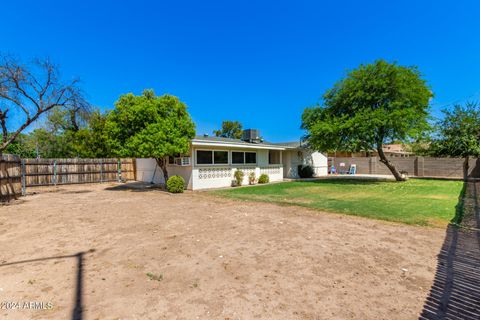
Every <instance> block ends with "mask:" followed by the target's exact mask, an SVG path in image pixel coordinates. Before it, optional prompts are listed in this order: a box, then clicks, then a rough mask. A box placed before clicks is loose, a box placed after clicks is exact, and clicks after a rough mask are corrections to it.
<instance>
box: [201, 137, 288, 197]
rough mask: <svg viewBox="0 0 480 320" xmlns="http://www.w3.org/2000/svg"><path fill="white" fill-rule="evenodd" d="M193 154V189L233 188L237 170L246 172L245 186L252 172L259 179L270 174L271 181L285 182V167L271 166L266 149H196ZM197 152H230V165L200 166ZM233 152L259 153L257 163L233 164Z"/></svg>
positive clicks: (279, 165)
mask: <svg viewBox="0 0 480 320" xmlns="http://www.w3.org/2000/svg"><path fill="white" fill-rule="evenodd" d="M192 150H193V152H192V164H193V168H192V186H193V187H192V189H193V190H199V189H210V188H223V187H230V186H232V181H233V180H234V173H235V171H236V170H242V171H243V172H244V178H243V184H244V185H246V184H248V176H249V174H250V173H251V172H254V173H255V176H256V177H257V179H258V177H259V176H260V175H261V174H263V173H265V174H268V176H269V178H270V181H271V182H274V181H282V180H283V166H282V165H281V164H275V165H270V164H269V163H268V150H266V149H245V148H237V147H234V148H228V147H203V146H202V147H194V148H193V149H192ZM196 150H227V151H229V163H230V164H228V165H227V164H222V165H198V164H196V160H195V154H196V153H195V151H196ZM232 151H248V152H256V153H257V163H256V164H252V165H248V164H242V165H234V164H231V152H232Z"/></svg>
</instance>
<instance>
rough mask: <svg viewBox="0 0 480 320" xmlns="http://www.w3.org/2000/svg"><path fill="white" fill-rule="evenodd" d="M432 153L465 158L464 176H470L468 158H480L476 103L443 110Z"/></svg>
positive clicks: (479, 122)
mask: <svg viewBox="0 0 480 320" xmlns="http://www.w3.org/2000/svg"><path fill="white" fill-rule="evenodd" d="M436 128H437V130H436V135H435V136H434V138H433V140H432V142H431V145H430V153H432V155H434V156H448V157H462V158H465V163H464V170H465V171H464V175H465V177H467V174H468V158H469V157H478V156H480V108H479V107H478V105H477V104H476V103H471V102H469V103H467V104H466V105H465V106H461V105H455V106H454V107H453V109H451V110H448V109H446V110H443V118H442V119H441V120H439V121H438V123H437V126H436Z"/></svg>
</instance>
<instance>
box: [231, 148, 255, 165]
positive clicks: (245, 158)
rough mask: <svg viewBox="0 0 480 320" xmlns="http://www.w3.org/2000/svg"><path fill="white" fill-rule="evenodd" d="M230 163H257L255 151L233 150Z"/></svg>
mask: <svg viewBox="0 0 480 320" xmlns="http://www.w3.org/2000/svg"><path fill="white" fill-rule="evenodd" d="M232 163H233V164H255V163H257V153H256V152H238V151H233V152H232Z"/></svg>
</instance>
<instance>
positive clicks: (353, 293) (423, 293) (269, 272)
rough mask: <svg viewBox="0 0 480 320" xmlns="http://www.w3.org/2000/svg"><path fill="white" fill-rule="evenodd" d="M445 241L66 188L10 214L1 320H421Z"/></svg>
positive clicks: (395, 227)
mask: <svg viewBox="0 0 480 320" xmlns="http://www.w3.org/2000/svg"><path fill="white" fill-rule="evenodd" d="M444 237H445V230H442V229H433V228H420V227H411V226H407V225H400V224H394V223H387V222H382V221H375V220H368V219H365V218H356V217H349V216H342V215H338V214H327V213H319V212H315V211H311V210H308V209H304V208H296V207H285V206H283V207H282V206H277V205H271V204H264V203H263V204H259V203H248V202H235V201H231V200H226V199H220V198H214V197H213V196H211V195H209V194H208V193H203V192H201V193H200V192H197V193H193V192H187V193H185V194H180V195H170V194H167V193H164V192H162V191H159V190H147V191H145V190H128V189H124V188H123V187H118V186H117V185H115V184H102V185H100V184H98V185H83V186H62V187H58V188H56V189H54V192H48V193H39V194H36V195H31V196H27V197H26V198H24V199H23V200H20V201H19V202H17V203H15V204H12V205H7V206H1V207H0V245H1V251H0V272H1V273H0V274H1V277H0V301H1V302H2V309H1V310H0V318H2V319H3V318H6V319H68V318H70V319H155V320H157V319H174V318H178V319H255V318H258V319H414V318H418V315H419V314H420V313H421V311H422V308H423V305H424V303H425V299H426V297H427V295H428V293H429V290H430V287H431V285H432V282H433V279H434V275H435V270H436V263H437V257H436V256H437V254H438V253H439V251H440V248H441V246H442V243H443V241H444ZM147 274H148V275H147ZM24 302H36V304H32V303H29V304H28V303H27V304H24ZM42 303H43V304H42ZM29 307H30V308H29ZM35 308H36V309H35Z"/></svg>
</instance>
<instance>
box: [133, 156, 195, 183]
mask: <svg viewBox="0 0 480 320" xmlns="http://www.w3.org/2000/svg"><path fill="white" fill-rule="evenodd" d="M136 167H137V181H143V182H149V183H151V182H152V178H153V183H155V184H164V183H165V179H164V177H163V172H162V169H160V167H158V166H157V162H156V161H155V159H151V158H138V159H137V165H136ZM167 171H168V175H169V176H170V177H171V176H173V175H177V176H181V177H183V179H184V180H185V183H186V187H187V188H188V189H191V188H192V167H191V166H174V165H167Z"/></svg>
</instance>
